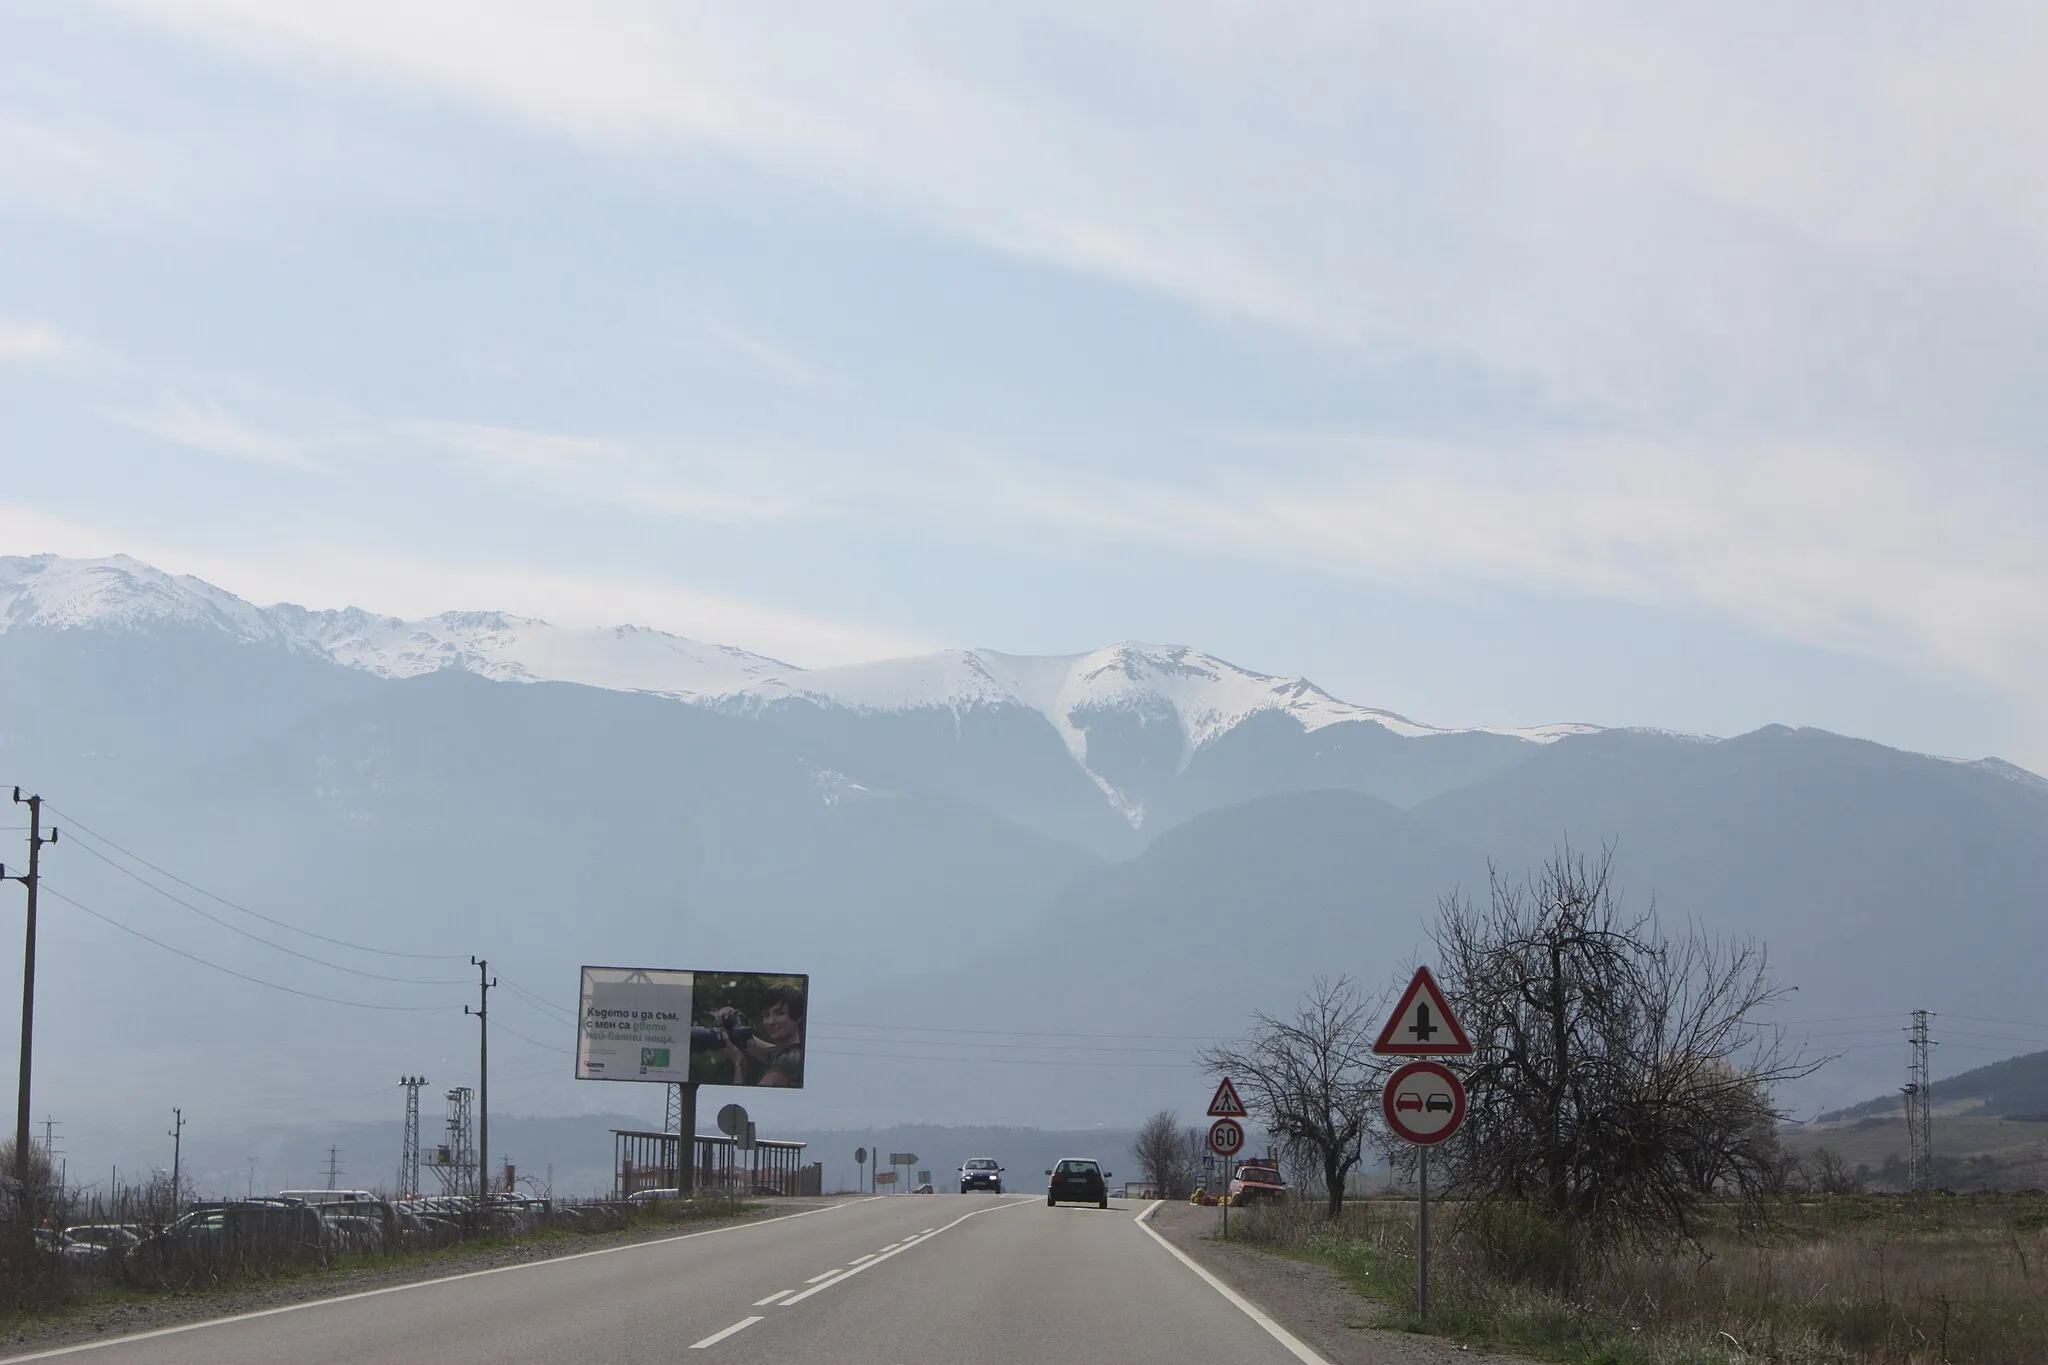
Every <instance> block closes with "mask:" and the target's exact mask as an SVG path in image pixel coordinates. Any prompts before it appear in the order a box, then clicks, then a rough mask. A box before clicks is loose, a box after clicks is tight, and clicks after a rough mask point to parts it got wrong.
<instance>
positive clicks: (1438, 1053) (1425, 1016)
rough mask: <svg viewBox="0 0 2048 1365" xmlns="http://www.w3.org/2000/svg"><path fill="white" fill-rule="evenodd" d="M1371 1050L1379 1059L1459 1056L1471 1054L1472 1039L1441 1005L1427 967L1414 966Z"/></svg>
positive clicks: (1439, 996)
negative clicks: (1411, 976)
mask: <svg viewBox="0 0 2048 1365" xmlns="http://www.w3.org/2000/svg"><path fill="white" fill-rule="evenodd" d="M1372 1050H1373V1051H1374V1052H1376V1053H1378V1054H1380V1055H1381V1056H1383V1057H1386V1056H1394V1057H1462V1056H1465V1055H1466V1054H1468V1053H1470V1052H1471V1051H1472V1040H1471V1039H1470V1038H1467V1037H1466V1036H1465V1030H1464V1029H1463V1028H1462V1027H1461V1026H1460V1025H1459V1023H1458V1018H1457V1016H1456V1015H1454V1014H1452V1013H1451V1007H1450V1006H1449V1005H1448V1004H1446V1003H1445V1001H1444V993H1443V992H1442V991H1441V990H1439V989H1438V988H1437V984H1436V978H1435V977H1433V976H1431V975H1430V974H1429V968H1427V967H1417V968H1416V969H1415V979H1414V980H1413V981H1410V982H1409V983H1408V989H1407V990H1405V991H1403V992H1402V993H1401V1003H1400V1004H1399V1005H1396V1006H1395V1007H1394V1017H1393V1018H1391V1019H1389V1020H1387V1026H1386V1027H1385V1028H1383V1029H1381V1030H1380V1040H1379V1041H1378V1042H1377V1043H1374V1044H1373V1048H1372Z"/></svg>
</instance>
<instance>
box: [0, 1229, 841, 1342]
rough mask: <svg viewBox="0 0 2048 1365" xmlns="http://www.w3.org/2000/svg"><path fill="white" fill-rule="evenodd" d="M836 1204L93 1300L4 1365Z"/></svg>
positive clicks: (23, 1337)
mask: <svg viewBox="0 0 2048 1365" xmlns="http://www.w3.org/2000/svg"><path fill="white" fill-rule="evenodd" d="M833 1202H835V1201H833V1200H830V1199H825V1200H818V1199H778V1200H776V1201H775V1202H774V1203H773V1205H771V1206H770V1207H768V1208H765V1209H761V1210H758V1211H757V1212H754V1213H747V1214H741V1215H740V1216H739V1217H737V1218H702V1219H691V1220H689V1221H687V1222H676V1223H666V1224H656V1225H649V1226H645V1227H636V1228H626V1229H623V1230H621V1231H618V1232H600V1233H593V1234H591V1235H589V1236H587V1237H577V1236H569V1237H559V1238H551V1239H549V1240H547V1241H534V1242H514V1243H509V1244H502V1245H498V1246H489V1247H476V1248H467V1249H465V1248H456V1249H454V1250H451V1251H446V1252H442V1253H440V1254H437V1255H430V1256H418V1257H394V1258H393V1259H392V1260H390V1261H388V1262H385V1263H382V1264H378V1265H369V1266H361V1267H351V1268H349V1269H347V1270H334V1271H315V1272H312V1273H309V1274H307V1275H304V1276H302V1277H300V1278H296V1279H290V1280H270V1281H259V1282H255V1283H249V1284H239V1285H233V1286H229V1287H225V1288H221V1289H208V1290H198V1291H193V1292H189V1293H165V1294H121V1295H118V1296H111V1295H110V1296H107V1297H104V1298H101V1299H98V1300H89V1301H87V1302H85V1303H82V1304H78V1305H76V1306H75V1307H71V1308H65V1309H61V1310H59V1311H57V1312H54V1313H51V1314H50V1315H49V1316H48V1317H42V1318H18V1319H15V1320H14V1321H11V1322H9V1323H8V1324H7V1325H6V1327H5V1329H4V1330H0V1353H4V1354H0V1365H5V1361H6V1360H9V1359H12V1358H14V1357H15V1356H19V1355H24V1354H29V1353H33V1352H36V1351H47V1350H51V1349H53V1348H56V1347H60V1346H77V1345H81V1344H83V1343H85V1342H89V1341H104V1340H112V1339H113V1338H115V1337H125V1336H133V1335H134V1334H135V1333H137V1332H154V1331H158V1330H160V1329H162V1328H165V1327H177V1326H180V1325H182V1324H185V1323H192V1322H204V1321H207V1320H208V1319H211V1318H226V1317H235V1316H238V1315H241V1314H245V1313H260V1312H263V1311H264V1310H266V1309H273V1308H286V1307H290V1306H291V1305H293V1304H300V1303H313V1302H316V1301H318V1300H321V1299H333V1298H339V1297H341V1296H343V1295H346V1294H361V1293H365V1292H367V1291H370V1290H376V1289H391V1288H395V1287H397V1286H399V1285H407V1284H419V1283H422V1282H424V1281H427V1280H440V1279H446V1278H447V1277H449V1276H451V1275H464V1274H468V1273H470V1272H472V1271H477V1270H496V1269H500V1268H503V1267H506V1266H515V1265H527V1264H531V1263H534V1262H538V1261H551V1260H554V1259H556V1258H558V1257H562V1256H574V1255H578V1254H580V1253H583V1252H589V1251H604V1250H607V1249H610V1248H612V1247H623V1246H633V1245H635V1244H637V1243H640V1242H658V1241H661V1240H663V1239H664V1238H670V1237H681V1236H688V1235H689V1234H691V1233H698V1232H709V1231H711V1230H712V1229H714V1228H723V1227H732V1226H734V1225H736V1224H739V1223H753V1222H765V1221H768V1220H770V1219H773V1218H778V1217H784V1216H787V1215H789V1214H792V1213H802V1212H804V1211H805V1210H806V1209H816V1208H823V1207H827V1206H829V1205H831V1204H832V1203H833Z"/></svg>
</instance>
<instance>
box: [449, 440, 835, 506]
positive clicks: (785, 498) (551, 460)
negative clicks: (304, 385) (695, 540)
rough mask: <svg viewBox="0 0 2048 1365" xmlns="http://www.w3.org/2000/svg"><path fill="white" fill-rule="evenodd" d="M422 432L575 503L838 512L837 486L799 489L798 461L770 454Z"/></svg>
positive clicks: (500, 475) (490, 470) (483, 467)
mask: <svg viewBox="0 0 2048 1365" xmlns="http://www.w3.org/2000/svg"><path fill="white" fill-rule="evenodd" d="M417 431H418V432H419V433H420V434H422V435H424V436H425V437H427V439H428V440H429V441H432V442H435V443H438V444H440V445H442V446H444V447H445V448H447V449H450V450H453V451H455V452H457V453H458V454H459V455H461V456H463V457H465V458H466V459H467V461H468V462H469V463H470V464H471V465H472V466H473V467H475V468H476V469H478V470H480V471H482V472H484V473H486V474H488V475H490V476H491V477H493V478H497V479H501V480H504V481H507V482H510V483H513V484H517V485H519V486H522V487H525V488H527V489H529V490H531V491H533V492H536V493H540V494H542V495H544V496H547V497H550V498H558V499H562V500H565V501H571V502H578V503H599V504H605V505H610V506H615V507H619V508H623V509H626V510H628V511H632V512H637V513H641V514H644V515H649V516H657V517H674V518H677V519H680V520H689V521H704V522H721V523H728V524H747V523H758V522H772V521H787V520H792V519H797V518H813V517H819V516H824V515H827V514H828V513H829V512H830V511H831V503H830V502H829V500H828V497H827V495H826V494H825V489H826V487H827V486H828V483H829V481H827V480H824V479H822V478H815V477H814V478H810V479H806V480H805V483H804V485H803V486H802V487H798V486H797V485H796V483H795V481H794V479H793V478H792V477H790V475H789V473H788V472H787V471H789V470H790V469H791V468H792V466H793V465H795V464H796V463H798V462H796V461H794V460H792V459H791V458H789V457H786V456H783V455H779V454H777V453H775V452H770V451H761V450H741V449H725V450H721V451H717V452H714V453H711V454H694V455H692V456H690V457H687V458H685V457H680V456H677V455H675V454H673V453H669V454H666V455H665V456H663V457H657V456H656V455H654V454H651V453H649V452H647V451H644V450H642V449H640V448H639V447H637V446H636V445H634V444H632V443H628V442H623V441H615V440H607V439H602V438H597V437H590V436H575V435H564V434H560V433H554V432H538V431H526V430H521V429H519V428H514V427H497V426H486V425H480V424H475V423H460V422H433V423H422V424H420V425H419V426H418V427H417Z"/></svg>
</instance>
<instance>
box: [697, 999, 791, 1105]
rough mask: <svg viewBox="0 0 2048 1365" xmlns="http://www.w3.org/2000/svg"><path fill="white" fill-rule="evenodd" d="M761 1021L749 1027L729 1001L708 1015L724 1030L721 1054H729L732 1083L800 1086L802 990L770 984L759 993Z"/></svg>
mask: <svg viewBox="0 0 2048 1365" xmlns="http://www.w3.org/2000/svg"><path fill="white" fill-rule="evenodd" d="M761 1000H762V1005H761V1025H760V1027H759V1028H749V1027H747V1024H746V1022H745V1020H744V1019H742V1018H741V1016H740V1012H739V1011H738V1010H736V1009H734V1008H733V1007H732V1006H730V1005H726V1006H721V1007H720V1008H719V1009H718V1010H717V1011H715V1012H714V1013H713V1015H712V1018H713V1019H714V1020H715V1021H716V1023H717V1026H718V1027H719V1028H720V1029H722V1030H724V1031H725V1039H726V1042H725V1055H726V1056H728V1057H730V1058H732V1079H733V1084H735V1085H773V1086H801V1085H803V1083H804V993H803V992H802V991H801V990H798V989H797V988H796V987H795V986H771V987H769V988H768V990H767V991H766V992H764V993H763V995H762V997H761Z"/></svg>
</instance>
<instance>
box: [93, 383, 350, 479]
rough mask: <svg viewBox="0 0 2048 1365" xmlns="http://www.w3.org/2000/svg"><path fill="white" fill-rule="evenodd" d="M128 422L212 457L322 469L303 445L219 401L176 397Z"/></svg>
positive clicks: (129, 418) (286, 466)
mask: <svg viewBox="0 0 2048 1365" xmlns="http://www.w3.org/2000/svg"><path fill="white" fill-rule="evenodd" d="M124 420H126V421H127V423H128V424H129V425H130V426H133V427H136V428H137V429H139V430H142V431H146V432H148V433H149V434H150V435H152V436H155V437H157V438H158V439H160V440H165V441H169V442H170V443H171V444H172V445H179V446H184V447H186V448H187V449H190V450H199V451H204V452H205V453H207V454H209V455H224V456H226V457H227V458H229V459H233V460H248V461H250V462H252V463H255V464H269V465H281V466H283V467H285V468H289V469H303V470H318V469H320V468H321V467H322V466H321V465H320V464H319V462H318V461H316V460H314V459H313V458H312V457H311V456H309V455H308V454H307V453H306V452H305V450H304V448H303V446H302V444H301V443H300V442H298V441H294V440H291V439H288V438H286V437H282V436H279V435H276V434H275V433H273V432H270V431H266V430H264V429H263V428H261V427H258V426H256V425H254V424H253V423H251V422H249V421H247V420H246V419H244V418H242V417H240V416H238V415H236V414H235V413H233V412H231V411H229V410H228V408H227V407H226V406H225V405H223V404H222V403H221V402H220V400H219V399H216V398H199V399H190V398H186V397H184V396H182V395H179V394H175V393H174V394H171V395H170V396H169V397H168V398H167V399H166V400H165V402H164V405H163V406H162V407H160V408H158V409H157V410H155V411H154V412H147V413H138V414H133V415H130V416H128V417H127V418H125V419H124Z"/></svg>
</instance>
